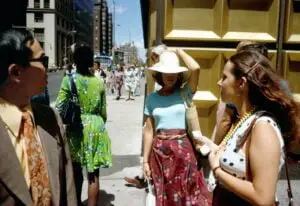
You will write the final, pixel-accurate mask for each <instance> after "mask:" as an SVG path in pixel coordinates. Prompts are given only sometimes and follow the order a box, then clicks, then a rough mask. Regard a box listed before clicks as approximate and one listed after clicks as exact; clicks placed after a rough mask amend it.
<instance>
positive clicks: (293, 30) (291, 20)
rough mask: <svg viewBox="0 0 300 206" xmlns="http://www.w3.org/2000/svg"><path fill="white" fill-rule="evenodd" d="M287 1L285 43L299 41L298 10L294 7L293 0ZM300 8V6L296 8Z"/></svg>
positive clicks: (299, 20)
mask: <svg viewBox="0 0 300 206" xmlns="http://www.w3.org/2000/svg"><path fill="white" fill-rule="evenodd" d="M286 1H287V12H286V28H285V29H286V31H285V42H286V43H300V11H297V9H296V8H295V7H294V4H293V0H286ZM298 9H299V10H300V8H298Z"/></svg>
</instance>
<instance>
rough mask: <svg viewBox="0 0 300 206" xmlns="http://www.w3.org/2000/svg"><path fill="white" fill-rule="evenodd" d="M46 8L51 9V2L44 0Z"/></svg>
mask: <svg viewBox="0 0 300 206" xmlns="http://www.w3.org/2000/svg"><path fill="white" fill-rule="evenodd" d="M44 8H45V9H49V8H50V0H44Z"/></svg>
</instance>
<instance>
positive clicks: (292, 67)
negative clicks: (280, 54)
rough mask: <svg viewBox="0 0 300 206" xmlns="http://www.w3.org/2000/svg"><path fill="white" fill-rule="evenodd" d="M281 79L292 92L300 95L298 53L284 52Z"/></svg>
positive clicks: (299, 59)
mask: <svg viewBox="0 0 300 206" xmlns="http://www.w3.org/2000/svg"><path fill="white" fill-rule="evenodd" d="M283 68H284V71H283V78H284V79H286V80H287V81H288V82H289V85H290V86H291V88H292V92H293V93H295V94H296V96H297V94H300V51H285V52H284V67H283Z"/></svg>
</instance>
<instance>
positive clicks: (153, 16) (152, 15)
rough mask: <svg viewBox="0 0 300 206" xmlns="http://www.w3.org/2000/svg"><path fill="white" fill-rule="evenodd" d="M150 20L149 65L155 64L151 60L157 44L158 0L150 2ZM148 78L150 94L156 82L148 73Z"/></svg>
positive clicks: (148, 91)
mask: <svg viewBox="0 0 300 206" xmlns="http://www.w3.org/2000/svg"><path fill="white" fill-rule="evenodd" d="M149 15H150V18H149V21H150V22H149V27H150V29H149V31H150V32H149V36H148V38H149V41H148V42H149V45H148V48H150V49H149V51H150V52H149V51H148V59H149V63H150V65H152V64H153V62H152V61H151V59H150V54H151V48H152V46H153V43H154V42H155V40H156V19H157V11H156V0H151V1H150V14H149ZM146 74H147V75H146V77H147V93H148V94H149V93H150V92H152V91H153V88H154V82H153V80H152V77H151V75H148V72H147V71H146Z"/></svg>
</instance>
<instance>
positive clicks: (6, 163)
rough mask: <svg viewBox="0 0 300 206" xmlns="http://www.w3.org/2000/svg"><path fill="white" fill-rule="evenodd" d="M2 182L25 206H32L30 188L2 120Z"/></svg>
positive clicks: (0, 153)
mask: <svg viewBox="0 0 300 206" xmlns="http://www.w3.org/2000/svg"><path fill="white" fill-rule="evenodd" d="M0 138H1V144H0V165H1V167H0V180H1V181H3V183H4V184H5V185H6V186H7V187H8V188H9V190H10V191H11V192H12V193H13V194H15V195H16V196H17V197H18V198H19V199H20V200H21V201H22V202H23V203H24V205H32V200H31V195H30V193H29V188H28V186H27V184H26V182H25V178H24V174H23V172H22V169H21V166H20V162H19V160H18V157H17V155H16V151H15V150H14V148H13V145H12V143H11V140H10V136H9V134H8V133H7V129H6V128H5V125H4V122H3V121H2V119H1V118H0Z"/></svg>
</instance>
